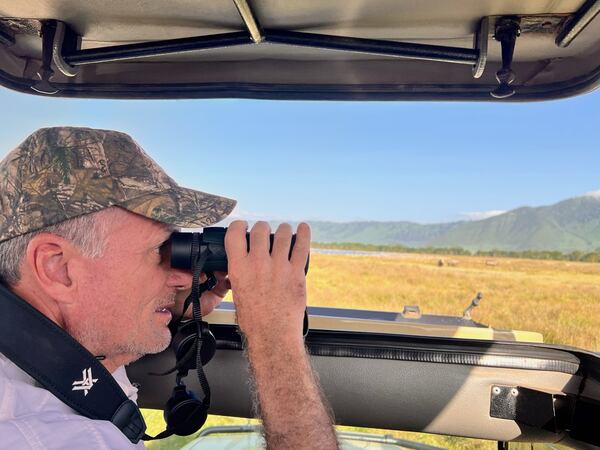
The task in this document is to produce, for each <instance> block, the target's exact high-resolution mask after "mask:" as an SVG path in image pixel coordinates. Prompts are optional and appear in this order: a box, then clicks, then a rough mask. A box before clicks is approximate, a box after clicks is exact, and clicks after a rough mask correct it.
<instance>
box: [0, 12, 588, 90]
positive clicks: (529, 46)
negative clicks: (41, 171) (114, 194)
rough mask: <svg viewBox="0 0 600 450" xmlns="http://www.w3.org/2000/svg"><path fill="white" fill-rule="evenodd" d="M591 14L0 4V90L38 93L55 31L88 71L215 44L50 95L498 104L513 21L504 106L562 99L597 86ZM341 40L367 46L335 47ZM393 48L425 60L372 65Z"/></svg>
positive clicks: (88, 75) (61, 84) (86, 74)
mask: <svg viewBox="0 0 600 450" xmlns="http://www.w3.org/2000/svg"><path fill="white" fill-rule="evenodd" d="M599 3H600V2H597V1H589V0H588V1H587V2H586V1H581V0H556V1H552V2H548V1H545V0H531V1H528V2H521V1H517V0H502V1H498V0H461V1H457V0H453V1H441V0H423V1H419V2H415V1H403V2H400V1H396V0H344V1H341V0H319V1H316V0H306V1H304V2H277V1H273V0H250V1H248V0H235V1H231V2H214V1H209V0H200V1H194V2H191V1H187V0H177V1H173V2H169V6H168V8H165V6H164V4H163V3H160V2H158V3H157V2H145V3H144V6H143V8H140V7H139V5H138V3H137V2H120V1H115V0H107V1H105V2H101V3H97V2H83V3H82V2H76V1H74V0H47V1H42V0H36V1H29V2H10V1H6V0H0V18H1V19H0V31H1V32H2V34H1V36H3V39H0V42H3V45H2V44H0V83H2V84H4V85H5V86H8V87H10V88H13V89H17V90H21V91H24V92H29V93H35V92H34V91H32V90H31V87H32V86H34V87H35V84H36V83H39V77H38V76H37V73H38V72H40V69H41V65H42V59H43V58H42V39H41V38H40V36H39V33H40V31H41V28H42V24H43V23H44V21H46V20H49V19H54V20H57V21H59V22H62V23H64V24H65V26H66V32H67V35H68V36H71V37H73V38H74V39H75V38H78V39H80V40H81V42H80V48H81V49H82V50H83V53H84V56H85V52H88V57H89V52H90V51H91V49H94V48H102V47H109V46H122V45H128V44H132V43H140V42H142V43H144V42H145V43H148V42H150V41H161V42H162V41H167V42H171V41H170V40H173V39H181V38H193V37H209V39H210V42H211V43H210V46H209V47H210V48H206V47H205V48H203V49H196V50H190V51H181V50H182V49H181V48H180V49H179V51H176V50H173V52H172V53H168V54H163V55H160V56H151V53H147V52H146V54H144V55H143V56H144V57H137V58H134V59H123V60H118V61H113V62H99V63H89V60H88V62H87V63H85V65H78V66H71V68H72V69H73V70H74V72H75V73H76V74H75V76H73V77H69V76H66V75H64V74H63V73H62V72H61V70H59V69H58V68H57V67H56V65H55V66H53V69H52V70H53V72H54V74H53V76H52V78H51V83H52V85H53V87H54V88H55V89H56V90H58V92H57V93H56V94H55V95H61V96H82V97H126V98H131V97H135V98H170V97H178V98H180V97H212V98H214V97H253V98H278V99H345V100H358V99H475V100H494V98H492V97H491V96H490V92H491V91H493V90H494V89H496V88H497V87H498V82H497V80H496V72H497V71H498V70H499V69H500V66H501V61H502V56H501V44H500V42H498V41H496V40H495V39H494V34H495V33H496V31H497V30H496V26H497V25H498V24H499V21H500V20H501V19H503V18H514V19H515V20H517V22H518V23H519V27H520V36H519V37H517V38H516V45H515V50H514V63H513V64H512V66H511V68H512V70H513V71H514V73H515V76H516V80H515V81H514V83H513V86H514V88H515V95H513V96H512V97H510V100H515V101H522V100H537V99H547V98H557V97H565V96H570V95H575V94H578V93H581V92H586V91H589V90H591V89H593V88H594V87H596V86H597V85H598V83H599V82H600V65H598V61H599V60H600V58H599V56H600V45H599V44H600V20H598V19H597V18H596V19H595V20H592V19H593V18H594V16H595V15H596V13H597V12H598V11H599V10H600V5H599ZM236 4H237V5H236ZM236 6H237V7H239V8H240V11H242V12H243V9H244V8H246V9H247V11H246V14H245V15H244V14H240V12H239V11H238V8H237V7H236ZM248 11H250V13H249V12H248ZM243 17H244V18H245V20H244V19H243ZM484 22H485V24H486V25H487V28H488V29H487V33H485V32H482V33H479V34H480V35H481V36H484V37H485V39H483V41H485V40H487V41H488V45H487V51H485V50H486V46H485V42H482V43H481V44H479V45H474V38H475V37H477V36H478V31H480V29H481V27H482V25H483V24H484ZM253 24H254V25H256V27H255V29H254V30H253V28H252V25H253ZM252 31H254V38H255V40H256V41H257V42H255V40H253V39H252V38H251V34H250V32H252ZM569 31H570V33H568V32H569ZM578 32H579V33H578ZM286 33H287V34H286ZM307 33H310V34H307ZM315 35H316V36H315ZM565 35H566V36H567V37H566V38H564V37H563V36H565ZM574 35H576V37H574V39H572V40H571V38H572V37H573V36H574ZM219 36H221V37H219ZM215 37H216V39H213V38H215ZM340 37H344V38H358V39H363V40H364V39H368V40H375V41H374V42H373V41H369V42H366V41H350V42H346V43H344V42H342V41H340V39H339V38H340ZM261 39H262V40H261ZM284 42H287V43H284ZM288 43H293V44H294V45H288ZM397 43H410V44H419V45H421V46H425V47H418V48H417V49H416V50H415V51H416V53H413V56H415V54H416V56H418V57H419V58H424V59H414V58H413V57H411V58H407V57H397V56H396V57H394V56H389V55H383V54H381V52H384V53H385V51H387V50H390V49H389V48H388V49H387V50H386V49H385V47H386V45H388V44H389V45H388V47H389V46H390V45H391V46H392V50H393V51H399V52H400V54H403V52H405V50H406V49H405V48H404V47H402V46H400V47H401V48H397V47H398V46H396V45H395V44H397ZM205 44H206V43H205ZM346 44H347V46H350V47H352V48H354V47H356V45H358V46H359V47H360V46H362V45H366V47H362V50H361V51H360V52H356V51H342V50H340V48H341V47H344V45H346ZM370 44H373V46H369V45H370ZM207 45H208V44H207ZM215 45H216V46H217V47H214V46H215ZM315 45H316V46H317V47H319V48H316V47H315ZM221 46H222V47H221ZM381 46H383V47H381ZM427 46H442V47H443V48H444V49H446V50H448V48H450V50H452V49H454V50H453V51H450V54H451V55H450V56H448V54H447V53H448V52H446V51H444V50H440V51H441V53H442V54H443V55H446V56H444V57H443V58H442V59H444V58H446V59H452V58H455V59H456V60H455V61H454V62H455V63H450V62H442V61H432V60H428V59H430V57H431V52H430V50H431V51H432V50H435V48H431V47H427ZM323 47H328V48H323ZM436 48H437V47H436ZM188 50H189V48H188ZM346 50H347V49H346ZM413 50H414V49H413ZM436 51H437V50H436ZM78 52H79V51H78V50H77V47H76V46H75V44H73V45H70V44H69V43H64V46H63V47H62V52H60V53H59V55H60V56H61V57H63V56H64V59H65V61H67V60H69V55H70V57H71V59H70V61H71V62H72V63H73V64H75V63H76V62H74V61H76V60H77V57H78V55H79V56H81V55H80V54H79V53H78ZM378 52H379V54H375V53H378ZM419 55H420V56H419ZM458 60H462V61H458ZM474 61H475V64H479V69H480V70H479V72H481V70H482V69H483V72H482V74H481V76H480V77H479V78H474V72H473V70H474V69H473V66H474ZM80 62H81V60H80V61H79V63H80ZM456 62H460V63H456ZM79 63H77V64H79ZM55 64H56V61H55ZM67 70H68V69H67Z"/></svg>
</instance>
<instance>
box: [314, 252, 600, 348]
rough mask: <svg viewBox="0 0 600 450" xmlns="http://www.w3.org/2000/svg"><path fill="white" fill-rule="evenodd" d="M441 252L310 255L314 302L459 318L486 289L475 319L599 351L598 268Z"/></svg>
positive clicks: (599, 269) (586, 264) (476, 310)
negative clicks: (445, 256)
mask: <svg viewBox="0 0 600 450" xmlns="http://www.w3.org/2000/svg"><path fill="white" fill-rule="evenodd" d="M439 259H440V256H439V255H421V254H387V255H385V256H348V255H325V254H314V253H313V254H312V255H311V265H310V271H309V274H308V298H309V304H310V305H314V306H332V307H339V308H356V309H370V310H379V311H394V312H399V311H402V309H403V307H404V305H415V304H416V305H419V306H420V308H421V312H422V313H424V314H443V315H461V314H462V312H463V310H464V308H465V307H466V306H467V304H468V303H469V302H470V300H471V299H472V298H473V297H474V296H475V294H476V292H478V291H481V292H483V294H484V299H483V300H482V302H481V303H480V306H479V307H478V308H476V309H475V310H474V311H473V319H474V320H476V321H478V322H481V323H485V324H487V325H490V326H492V327H494V328H497V329H515V330H527V331H537V332H540V333H542V334H543V335H544V341H545V342H548V343H559V344H565V345H573V346H577V347H581V348H586V349H591V350H598V349H600V333H599V331H598V330H600V265H599V264H594V263H580V262H569V261H543V260H526V259H508V258H495V259H494V260H493V261H494V262H495V263H496V265H488V264H486V261H490V260H491V259H490V258H484V257H474V256H452V257H451V259H452V260H454V261H455V262H456V265H453V266H447V265H446V266H443V267H438V265H437V263H438V260H439Z"/></svg>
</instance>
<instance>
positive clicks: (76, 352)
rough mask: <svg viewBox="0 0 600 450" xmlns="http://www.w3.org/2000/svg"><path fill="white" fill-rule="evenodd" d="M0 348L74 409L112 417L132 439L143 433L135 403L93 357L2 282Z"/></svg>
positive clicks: (101, 417) (98, 417) (90, 415)
mask: <svg viewBox="0 0 600 450" xmlns="http://www.w3.org/2000/svg"><path fill="white" fill-rule="evenodd" d="M0 352H2V353H3V354H4V355H5V356H6V357H7V358H8V359H10V360H11V361H12V362H14V363H15V364H16V365H17V366H19V367H20V368H21V369H22V370H24V371H25V372H27V373H28V374H29V375H30V376H31V377H33V378H34V379H35V380H36V381H37V382H39V383H40V384H41V385H42V386H43V387H44V388H45V389H47V390H48V391H50V392H51V393H52V394H54V395H55V396H56V397H58V398H59V399H60V400H61V401H62V402H63V403H65V404H67V405H68V406H70V407H71V408H73V409H74V410H75V411H77V412H78V413H79V414H81V415H83V416H85V417H88V418H90V419H95V420H108V421H110V422H112V423H113V424H114V425H115V426H116V427H117V428H119V429H120V430H121V432H123V434H124V435H125V436H127V438H128V439H129V440H130V441H131V442H133V443H134V444H135V443H137V442H139V441H140V439H141V438H142V436H143V435H144V432H145V430H146V424H145V422H144V418H143V417H142V414H141V412H140V410H139V408H138V407H137V405H136V404H135V403H134V402H133V401H131V400H130V399H129V398H127V396H126V395H125V393H124V392H123V390H122V389H121V387H120V386H119V385H118V384H117V382H116V380H115V379H114V378H113V376H112V375H111V374H110V372H108V370H106V368H105V367H104V366H103V365H102V364H101V363H100V362H99V361H98V360H97V359H96V357H95V356H94V355H92V354H91V353H90V352H89V351H87V350H86V349H85V348H84V347H83V346H82V345H81V344H79V342H77V341H76V340H75V339H73V338H72V337H71V336H70V335H69V334H68V333H67V332H65V331H64V330H63V329H62V328H60V327H59V326H58V325H56V324H55V323H54V322H52V321H51V320H50V319H48V318H47V317H46V316H44V315H43V314H41V313H40V312H39V311H37V310H36V309H35V308H33V307H32V306H31V305H29V304H28V303H27V302H25V301H24V300H22V299H21V298H19V297H18V296H16V295H15V294H14V293H12V292H11V291H9V290H8V289H6V287H4V286H2V285H0Z"/></svg>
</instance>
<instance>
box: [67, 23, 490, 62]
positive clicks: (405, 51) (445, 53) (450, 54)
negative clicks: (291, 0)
mask: <svg viewBox="0 0 600 450" xmlns="http://www.w3.org/2000/svg"><path fill="white" fill-rule="evenodd" d="M263 36H264V40H263V42H270V43H273V44H286V45H296V46H301V47H312V48H323V49H329V50H339V51H348V52H357V53H369V54H373V55H381V56H392V57H401V58H410V59H424V60H429V61H442V62H448V63H456V64H469V65H474V64H476V63H477V61H478V58H479V50H477V49H471V48H459V47H444V46H439V45H426V44H412V43H404V42H394V41H384V40H380V39H362V38H353V37H341V36H330V35H325V34H313V33H301V32H297V31H283V30H265V31H264V35H263ZM252 42H253V41H252V40H251V38H250V36H249V35H248V33H247V32H245V31H238V32H234V33H223V34H214V35H210V36H198V37H189V38H182V39H170V40H165V41H152V42H141V43H137V44H126V45H116V46H112V47H101V48H92V49H86V50H77V51H74V52H72V53H69V54H65V55H63V59H64V61H65V62H66V63H67V64H69V65H71V66H81V65H86V64H96V63H101V62H114V61H122V60H127V59H135V58H143V57H150V56H160V55H168V54H174V53H183V52H189V51H194V50H205V49H211V48H222V47H231V46H236V45H246V44H252Z"/></svg>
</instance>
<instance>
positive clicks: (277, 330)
mask: <svg viewBox="0 0 600 450" xmlns="http://www.w3.org/2000/svg"><path fill="white" fill-rule="evenodd" d="M246 227H247V225H246V223H245V222H240V221H236V222H233V223H232V224H231V225H230V226H229V229H228V231H227V234H226V236H225V250H226V252H227V260H228V266H229V279H230V281H231V286H232V288H233V301H234V302H235V307H236V314H237V320H238V324H239V326H240V329H241V331H242V332H243V333H244V334H245V335H246V338H247V339H248V340H251V341H253V340H255V339H257V340H265V339H275V340H277V341H279V342H281V341H282V340H283V341H286V342H288V341H289V342H293V343H294V344H301V343H302V324H303V319H304V309H305V308H306V279H305V275H304V267H305V265H306V260H307V259H308V253H309V250H310V228H309V227H308V225H307V224H300V225H299V226H298V232H297V234H296V244H295V245H294V249H293V252H292V256H291V258H288V256H289V254H290V245H291V239H292V227H291V226H290V225H289V224H282V225H280V226H279V228H278V229H277V232H276V233H275V239H274V241H273V250H272V252H271V253H270V254H269V245H270V242H269V236H270V233H271V230H270V228H269V224H268V223H266V222H258V223H257V224H256V225H255V226H254V227H253V228H252V230H251V231H250V251H248V249H247V244H246Z"/></svg>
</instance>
